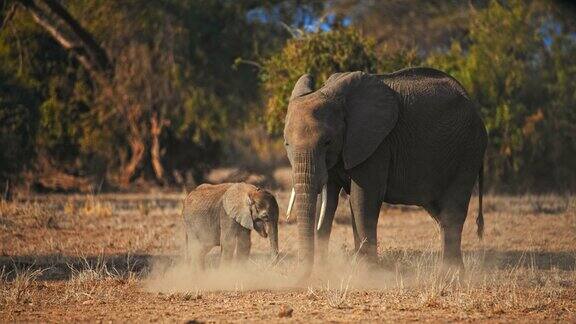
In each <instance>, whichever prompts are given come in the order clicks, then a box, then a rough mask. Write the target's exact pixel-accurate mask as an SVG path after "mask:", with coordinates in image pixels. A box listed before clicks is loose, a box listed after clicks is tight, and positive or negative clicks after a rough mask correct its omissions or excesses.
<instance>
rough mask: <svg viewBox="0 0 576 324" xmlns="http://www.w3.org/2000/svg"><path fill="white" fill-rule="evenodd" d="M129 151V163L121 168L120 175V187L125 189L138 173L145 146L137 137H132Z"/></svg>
mask: <svg viewBox="0 0 576 324" xmlns="http://www.w3.org/2000/svg"><path fill="white" fill-rule="evenodd" d="M130 149H131V156H130V161H129V162H128V164H126V166H124V168H122V171H121V172H122V173H121V174H120V185H122V186H124V187H127V186H128V184H130V181H131V180H132V178H133V177H134V174H136V171H138V168H139V167H140V164H141V163H142V160H143V159H144V153H145V152H146V146H145V145H144V143H143V142H142V141H141V140H140V138H138V137H132V138H131V139H130Z"/></svg>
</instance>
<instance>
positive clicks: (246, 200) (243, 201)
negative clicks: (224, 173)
mask: <svg viewBox="0 0 576 324" xmlns="http://www.w3.org/2000/svg"><path fill="white" fill-rule="evenodd" d="M247 187H249V186H248V185H245V184H241V183H236V184H233V185H232V186H231V187H230V188H228V190H226V192H225V193H224V196H223V197H222V201H223V205H224V211H225V212H226V214H227V215H228V216H229V217H230V218H232V219H233V220H235V221H236V222H237V223H238V224H240V225H242V227H244V228H247V229H249V230H253V229H254V222H253V221H252V214H251V212H250V210H251V206H252V205H253V204H254V202H253V201H252V198H250V196H249V195H248V191H249V188H247Z"/></svg>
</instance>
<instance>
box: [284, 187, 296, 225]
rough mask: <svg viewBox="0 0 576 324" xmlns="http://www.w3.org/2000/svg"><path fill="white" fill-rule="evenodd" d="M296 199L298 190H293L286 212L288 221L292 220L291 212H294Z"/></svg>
mask: <svg viewBox="0 0 576 324" xmlns="http://www.w3.org/2000/svg"><path fill="white" fill-rule="evenodd" d="M295 198H296V190H294V188H292V193H291V194H290V200H289V201H288V209H287V210H286V220H288V219H290V212H291V211H292V206H294V199H295Z"/></svg>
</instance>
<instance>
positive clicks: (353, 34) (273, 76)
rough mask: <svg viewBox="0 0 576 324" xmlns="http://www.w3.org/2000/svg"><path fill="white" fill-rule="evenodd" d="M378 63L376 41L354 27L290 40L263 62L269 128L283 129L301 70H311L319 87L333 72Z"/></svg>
mask: <svg viewBox="0 0 576 324" xmlns="http://www.w3.org/2000/svg"><path fill="white" fill-rule="evenodd" d="M377 66H378V60H377V57H376V54H375V52H374V48H373V43H372V42H371V41H370V40H367V39H365V38H363V37H362V35H361V34H360V33H359V32H358V31H356V30H354V29H352V28H349V29H336V30H333V31H329V32H317V33H309V34H304V35H303V36H301V37H299V38H293V39H291V40H289V41H288V42H287V43H286V45H285V46H284V47H283V48H282V50H281V51H280V52H279V53H277V54H275V55H272V56H271V57H270V58H269V59H267V60H266V61H265V62H264V64H263V69H262V82H263V88H264V91H265V92H266V93H267V94H268V95H269V97H268V100H267V105H266V106H267V107H266V111H265V116H266V117H265V119H266V126H267V129H268V131H269V132H271V133H273V134H279V133H281V132H282V129H283V127H284V116H285V115H286V108H287V106H288V98H289V97H290V93H291V92H292V87H293V86H294V83H295V82H296V80H298V78H299V77H300V76H301V75H302V74H305V73H310V74H311V75H312V76H313V77H314V80H315V82H316V87H318V86H319V85H321V84H322V83H323V82H324V80H326V79H327V78H328V77H329V76H330V75H331V74H333V73H336V72H343V71H358V70H360V71H366V72H376V68H377Z"/></svg>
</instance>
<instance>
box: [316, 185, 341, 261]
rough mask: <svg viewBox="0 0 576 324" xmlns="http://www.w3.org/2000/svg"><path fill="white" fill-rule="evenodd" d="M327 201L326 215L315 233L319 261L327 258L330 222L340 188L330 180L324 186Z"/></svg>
mask: <svg viewBox="0 0 576 324" xmlns="http://www.w3.org/2000/svg"><path fill="white" fill-rule="evenodd" d="M326 187H327V188H326V189H327V195H328V197H327V201H326V214H325V215H324V220H323V221H322V225H321V226H320V229H318V231H317V232H316V235H317V238H318V239H317V241H316V248H317V250H318V254H319V256H320V260H322V261H323V262H324V261H326V257H327V256H328V242H329V240H330V233H331V232H332V222H333V221H334V214H335V213H336V209H337V208H338V195H339V194H340V189H341V186H340V185H339V184H338V183H337V182H336V181H335V180H334V179H332V178H329V179H328V183H327V184H326ZM317 226H318V218H316V224H315V227H316V228H317Z"/></svg>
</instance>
